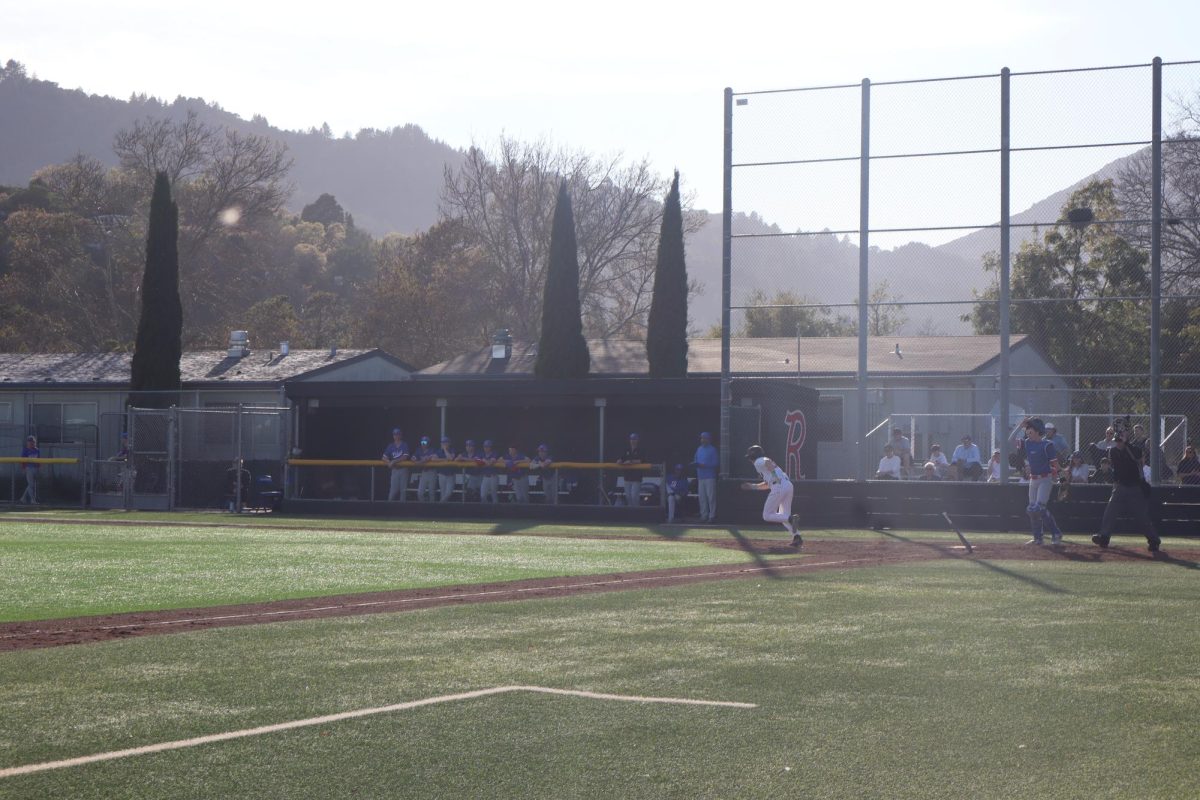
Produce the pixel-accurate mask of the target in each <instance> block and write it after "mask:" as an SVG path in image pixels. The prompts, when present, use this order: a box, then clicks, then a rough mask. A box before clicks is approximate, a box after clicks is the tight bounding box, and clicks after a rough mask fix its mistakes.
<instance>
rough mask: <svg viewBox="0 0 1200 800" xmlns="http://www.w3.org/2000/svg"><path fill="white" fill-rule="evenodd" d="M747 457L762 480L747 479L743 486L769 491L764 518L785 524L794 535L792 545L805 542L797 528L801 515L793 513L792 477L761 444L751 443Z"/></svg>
mask: <svg viewBox="0 0 1200 800" xmlns="http://www.w3.org/2000/svg"><path fill="white" fill-rule="evenodd" d="M746 458H748V459H750V461H752V462H753V463H754V469H755V470H757V471H758V474H759V475H760V476H761V477H762V480H761V481H760V482H758V483H751V482H749V481H747V482H746V483H743V484H742V488H743V489H747V490H752V491H766V492H768V494H767V499H766V502H765V503H763V513H762V516H763V519H764V520H765V521H767V522H778V523H779V524H781V525H783V527H784V529H785V530H787V532H788V533H790V534H791V535H792V547H800V546H801V545H803V544H804V539H803V538H801V536H800V531H799V530H797V528H796V526H797V525H799V524H800V515H799V514H793V513H792V491H793V487H792V481H791V479H790V478H788V476H787V473H786V472H784V471H783V470H782V469H780V468H779V466H778V465H777V464H776V463H775V462H774V461H772V460H771V459H769V458H767V455H766V453H765V452H763V449H762V447H760V446H759V445H756V444H755V445H751V446H750V449H749V450H747V451H746Z"/></svg>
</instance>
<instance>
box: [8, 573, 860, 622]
mask: <svg viewBox="0 0 1200 800" xmlns="http://www.w3.org/2000/svg"><path fill="white" fill-rule="evenodd" d="M860 561H870V562H874V563H879V562H880V561H881V559H879V558H878V557H876V558H848V559H843V560H841V561H817V562H805V563H803V564H779V565H775V566H765V567H739V568H737V569H730V570H722V571H717V572H692V573H684V574H682V575H678V576H673V575H666V576H664V575H646V576H643V577H640V578H614V579H612V580H607V581H587V582H584V583H562V584H556V585H553V586H530V587H524V588H513V589H490V590H488V591H485V592H457V593H454V594H440V595H427V596H423V597H400V598H394V599H391V600H364V601H362V602H358V603H339V604H337V605H329V606H309V607H306V608H289V609H284V610H280V611H255V612H246V613H242V614H221V615H218V616H210V617H180V618H179V619H166V620H158V621H156V622H129V623H126V624H123V625H98V626H96V627H90V628H82V629H79V628H53V629H39V630H32V631H24V632H22V633H6V634H3V635H0V639H16V638H21V637H26V636H31V635H35V634H54V633H75V632H76V631H78V630H88V631H115V630H123V629H126V628H155V627H163V626H167V625H190V624H194V623H207V622H227V621H229V620H234V619H250V618H253V619H259V618H262V617H282V616H291V615H295V614H313V613H320V612H325V611H344V610H347V609H353V608H372V607H375V606H402V605H409V604H413V603H430V602H440V601H442V600H468V599H473V598H480V597H489V596H495V595H504V594H521V593H527V592H548V591H557V590H561V589H590V588H596V587H601V586H619V585H621V584H627V583H641V582H649V581H661V580H663V578H668V579H670V578H673V577H679V578H721V577H725V576H728V575H745V574H748V573H754V572H776V571H782V570H785V569H808V568H811V567H836V566H842V565H844V564H856V563H858V562H860ZM131 613H137V612H131Z"/></svg>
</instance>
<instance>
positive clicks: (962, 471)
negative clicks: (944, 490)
mask: <svg viewBox="0 0 1200 800" xmlns="http://www.w3.org/2000/svg"><path fill="white" fill-rule="evenodd" d="M950 463H951V464H953V466H954V470H955V479H956V480H968V481H977V480H979V479H980V477H982V476H983V458H982V457H981V456H980V455H979V445H977V444H975V443H974V442H973V441H971V436H970V435H969V434H968V435H965V436H963V437H962V443H961V444H960V445H959V446H958V447H956V448H954V455H953V456H952V457H951V459H950Z"/></svg>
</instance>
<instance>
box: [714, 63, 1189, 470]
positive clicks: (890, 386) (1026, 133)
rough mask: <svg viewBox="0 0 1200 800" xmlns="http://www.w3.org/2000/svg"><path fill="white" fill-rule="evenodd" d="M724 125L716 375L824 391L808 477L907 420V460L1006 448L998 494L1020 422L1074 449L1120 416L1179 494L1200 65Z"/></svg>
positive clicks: (786, 96) (988, 78) (742, 96)
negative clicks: (1044, 422) (787, 381)
mask: <svg viewBox="0 0 1200 800" xmlns="http://www.w3.org/2000/svg"><path fill="white" fill-rule="evenodd" d="M725 111H726V146H725V167H726V189H727V202H726V209H725V212H726V213H725V244H726V247H727V250H726V253H727V260H726V277H725V280H727V281H728V283H727V286H726V288H727V289H728V292H727V297H728V299H727V302H726V307H725V308H724V310H723V313H724V315H725V323H726V324H725V325H723V336H725V337H727V339H726V340H725V341H723V346H727V347H728V348H729V349H728V354H729V355H728V359H727V360H726V363H725V364H723V369H722V372H723V378H724V379H725V380H732V378H733V377H734V376H739V375H744V374H747V373H748V372H751V373H759V374H773V375H781V374H789V373H790V374H794V375H795V377H796V380H797V381H799V382H800V383H802V384H805V385H808V386H813V387H815V388H818V389H819V390H820V391H821V402H820V409H819V413H818V420H817V421H816V423H815V424H814V425H810V435H812V436H815V438H816V439H817V440H818V442H817V444H818V447H817V454H818V455H817V456H814V457H813V461H814V462H815V463H816V464H817V468H816V469H815V470H810V471H809V477H814V475H813V474H812V472H814V471H815V472H816V475H815V477H820V478H857V479H866V478H870V477H872V476H873V475H874V473H875V471H876V466H877V463H878V460H879V459H880V457H881V456H882V455H883V454H882V452H881V445H882V443H883V442H884V441H886V440H887V439H889V438H890V437H891V436H892V434H893V430H892V429H893V428H895V427H901V428H902V429H904V431H905V433H904V435H905V438H908V439H910V440H911V446H912V448H913V456H914V459H920V458H923V457H925V456H927V454H928V452H929V447H930V446H932V444H935V443H936V444H940V445H942V448H943V449H945V450H950V451H952V450H953V448H954V447H956V446H957V445H958V444H960V443H961V441H962V437H964V436H971V437H972V439H973V443H975V444H976V445H977V446H978V447H980V449H981V450H987V451H988V452H986V453H984V454H983V458H984V459H985V460H987V458H988V457H989V456H990V455H991V451H992V450H994V449H1000V450H1001V454H1002V459H1001V460H1002V463H1003V467H1002V469H1003V475H1004V477H1005V478H1006V479H1007V478H1009V477H1011V476H1010V475H1009V472H1008V467H1007V458H1006V456H1007V452H1008V450H1009V449H1010V448H1011V447H1012V446H1013V443H1012V441H1011V440H1010V438H1009V436H1008V432H1010V431H1011V430H1012V429H1013V428H1014V427H1015V426H1016V425H1017V424H1018V423H1019V422H1020V420H1021V419H1022V418H1023V417H1024V416H1026V415H1033V416H1040V417H1042V418H1043V419H1051V420H1053V421H1054V422H1056V423H1057V424H1058V425H1059V433H1060V434H1061V435H1063V436H1064V439H1065V440H1066V443H1067V445H1068V446H1069V448H1070V449H1071V450H1072V451H1074V450H1086V449H1087V446H1088V445H1092V444H1095V443H1096V442H1097V441H1100V440H1102V439H1103V437H1104V428H1105V427H1106V426H1107V423H1108V422H1110V421H1111V420H1112V418H1113V417H1117V416H1125V415H1130V416H1131V419H1132V421H1133V422H1139V421H1140V422H1141V424H1142V425H1143V430H1144V433H1145V435H1146V437H1147V440H1148V442H1149V445H1150V446H1149V448H1148V451H1147V452H1148V453H1150V452H1153V450H1154V449H1156V448H1157V450H1158V452H1159V454H1160V455H1159V456H1158V457H1157V458H1154V457H1152V456H1151V457H1148V459H1147V460H1148V462H1149V464H1150V466H1151V469H1152V471H1153V476H1154V478H1155V479H1156V480H1158V481H1161V482H1173V481H1174V480H1175V479H1176V478H1175V468H1176V466H1177V464H1178V461H1179V459H1180V458H1181V457H1182V456H1183V452H1184V445H1185V444H1186V442H1187V440H1188V437H1189V436H1190V435H1194V434H1192V433H1191V432H1192V431H1194V430H1196V425H1197V424H1200V311H1197V310H1196V309H1198V308H1200V62H1178V63H1167V64H1164V63H1162V62H1161V61H1159V60H1157V59H1155V61H1154V62H1153V63H1150V64H1137V65H1122V66H1111V67H1100V68H1091V69H1080V70H1058V71H1051V72H1017V71H1009V70H1007V69H1005V70H1002V71H1000V72H998V73H996V74H988V75H968V76H957V77H951V78H944V79H930V80H911V81H883V82H872V81H863V82H861V83H854V84H843V85H832V86H821V87H806V88H797V89H783V90H770V91H751V92H734V91H733V90H727V92H726V98H725ZM765 353H766V354H768V355H766V356H764V354H765ZM722 404H723V414H722V440H723V441H730V438H729V433H730V425H731V424H732V412H731V411H730V410H729V409H730V407H731V405H732V402H731V394H730V393H729V392H727V391H725V392H723V403H722ZM897 421H899V422H900V423H901V424H899V425H896V424H895V423H896V422H897ZM1064 427H1065V429H1064ZM732 455H733V457H735V458H736V456H738V455H739V454H736V453H734V454H732ZM946 455H950V453H949V452H947V453H946ZM729 458H730V454H729V453H728V452H725V453H723V467H724V469H723V471H724V472H726V473H728V472H729V471H730V461H729ZM922 463H923V462H922Z"/></svg>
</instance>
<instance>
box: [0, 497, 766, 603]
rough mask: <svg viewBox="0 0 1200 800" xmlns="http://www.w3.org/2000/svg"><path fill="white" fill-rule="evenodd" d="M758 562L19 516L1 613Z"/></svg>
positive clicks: (682, 546) (385, 534)
mask: <svg viewBox="0 0 1200 800" xmlns="http://www.w3.org/2000/svg"><path fill="white" fill-rule="evenodd" d="M481 527H482V526H481ZM442 528H443V529H445V528H446V524H445V523H443V524H442ZM452 529H455V530H457V525H456V524H455V525H454V527H453V528H452ZM428 530H433V528H429V529H428ZM579 530H581V529H579V528H576V529H575V531H576V533H578V532H579ZM750 560H751V556H750V555H749V554H747V553H744V552H741V551H738V550H731V549H724V548H715V547H712V546H710V545H706V544H700V543H673V542H668V541H650V542H647V541H627V540H623V539H617V538H611V539H594V538H592V539H588V538H578V537H576V538H570V537H561V536H560V537H548V536H537V537H531V536H521V535H509V536H485V535H465V536H429V535H421V534H414V533H396V532H391V531H378V532H358V531H344V530H336V529H311V528H295V529H283V528H278V527H277V528H221V527H186V526H184V527H176V526H117V525H103V524H94V525H71V524H57V523H53V522H41V523H31V522H24V523H22V522H17V521H15V520H13V519H11V518H10V519H6V520H5V522H4V524H3V525H2V526H0V621H4V622H11V621H17V620H31V619H51V618H56V617H68V616H77V615H87V614H103V613H112V612H120V611H137V610H147V609H165V608H187V607H195V606H209V605H221V604H227V603H243V602H254V601H262V600H277V599H281V598H298V597H316V596H322V595H331V594H345V593H353V592H369V591H379V590H386V589H409V588H418V587H429V586H445V585H450V584H458V583H483V582H491V581H505V580H517V579H523V578H541V577H549V576H560V575H577V574H592V573H604V572H617V571H630V570H649V569H660V568H669V567H685V566H695V565H702V564H721V563H745V562H749V561H750Z"/></svg>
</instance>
